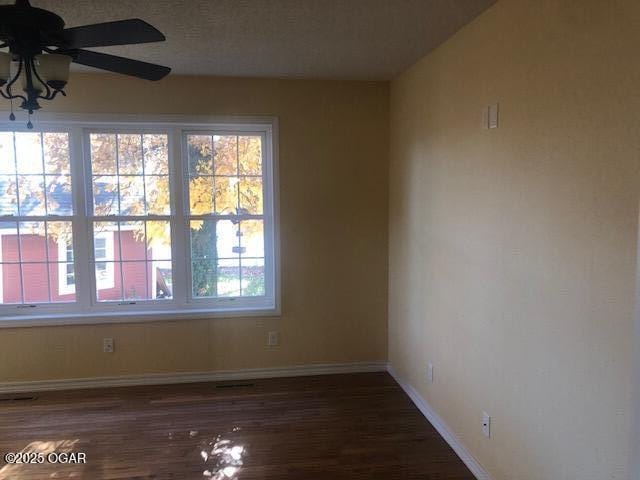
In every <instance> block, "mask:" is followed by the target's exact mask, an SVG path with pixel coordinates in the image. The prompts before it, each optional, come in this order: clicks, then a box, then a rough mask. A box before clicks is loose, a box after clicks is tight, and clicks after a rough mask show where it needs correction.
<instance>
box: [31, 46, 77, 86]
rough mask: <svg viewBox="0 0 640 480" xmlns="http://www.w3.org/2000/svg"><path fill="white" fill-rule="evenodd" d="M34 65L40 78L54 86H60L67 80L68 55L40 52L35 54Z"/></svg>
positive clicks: (69, 63) (69, 59)
mask: <svg viewBox="0 0 640 480" xmlns="http://www.w3.org/2000/svg"><path fill="white" fill-rule="evenodd" d="M35 65H36V70H37V71H38V75H40V78H42V80H44V81H45V82H47V84H48V85H50V86H52V87H54V88H57V86H60V88H62V87H64V85H66V83H67V82H68V81H69V66H70V65H71V57H70V56H69V55H60V54H57V53H42V54H40V55H36V58H35Z"/></svg>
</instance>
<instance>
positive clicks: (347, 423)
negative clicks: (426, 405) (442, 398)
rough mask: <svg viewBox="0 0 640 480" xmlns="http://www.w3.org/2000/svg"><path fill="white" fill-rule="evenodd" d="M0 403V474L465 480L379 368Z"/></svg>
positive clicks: (26, 479)
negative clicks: (73, 458)
mask: <svg viewBox="0 0 640 480" xmlns="http://www.w3.org/2000/svg"><path fill="white" fill-rule="evenodd" d="M33 395H34V396H36V397H37V398H36V399H33V400H28V401H16V402H11V401H6V400H5V401H3V402H1V403H0V455H2V456H3V455H4V454H5V453H7V452H21V451H31V452H40V453H41V454H43V455H44V456H45V457H46V456H47V455H48V454H49V453H52V452H53V453H60V452H76V453H77V452H84V453H86V456H87V463H86V464H75V465H63V464H48V463H46V462H45V463H44V464H40V465H38V464H36V465H33V464H22V465H17V464H14V465H9V464H5V463H4V461H3V460H2V459H0V480H44V479H47V480H50V479H63V478H75V479H92V480H94V479H101V480H124V479H127V480H134V479H138V480H143V479H144V480H151V479H154V480H173V479H176V480H190V479H194V480H195V479H201V480H202V479H204V480H207V479H209V480H211V479H213V480H230V479H238V480H258V479H260V480H275V479H278V480H289V479H291V480H294V479H295V480H315V479H318V480H320V479H323V480H324V479H350V480H359V479H385V480H395V479H398V480H406V479H410V480H473V478H474V477H473V475H472V474H471V473H470V472H469V470H468V469H467V468H466V467H465V466H464V464H463V463H462V462H461V461H460V459H459V458H458V457H457V456H456V455H455V453H454V452H453V451H452V450H451V448H450V447H449V446H448V445H447V444H446V442H444V440H443V439H442V438H441V437H440V436H439V434H438V433H437V432H436V431H435V429H434V428H433V427H432V426H431V425H430V424H429V423H428V422H427V421H426V420H425V419H424V417H423V416H422V415H421V413H420V412H419V411H418V409H417V408H416V407H415V406H414V405H413V404H412V403H411V401H410V400H409V398H408V397H407V396H406V395H405V394H404V392H403V391H402V390H401V389H400V387H399V386H398V385H397V384H396V383H395V382H394V380H393V379H392V378H391V377H390V376H389V375H387V374H386V373H366V374H348V375H325V376H315V377H296V378H284V379H263V380H251V381H243V382H236V384H235V385H234V384H233V382H218V383H198V384H188V385H163V386H147V387H124V388H110V389H94V390H76V391H69V392H46V393H38V394H33Z"/></svg>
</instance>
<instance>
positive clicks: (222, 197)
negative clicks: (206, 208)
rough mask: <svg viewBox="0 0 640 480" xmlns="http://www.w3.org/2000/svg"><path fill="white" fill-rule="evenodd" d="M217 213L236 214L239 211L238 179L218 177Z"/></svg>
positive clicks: (216, 182) (216, 187) (216, 189)
mask: <svg viewBox="0 0 640 480" xmlns="http://www.w3.org/2000/svg"><path fill="white" fill-rule="evenodd" d="M215 191H216V197H215V202H216V204H215V213H218V214H223V215H224V214H226V215H229V214H235V213H236V212H237V210H238V177H216V179H215Z"/></svg>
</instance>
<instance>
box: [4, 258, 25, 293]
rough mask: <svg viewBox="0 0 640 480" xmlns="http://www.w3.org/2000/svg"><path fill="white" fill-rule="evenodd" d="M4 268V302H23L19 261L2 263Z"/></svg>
mask: <svg viewBox="0 0 640 480" xmlns="http://www.w3.org/2000/svg"><path fill="white" fill-rule="evenodd" d="M0 268H1V269H2V303H22V277H21V276H20V265H19V264H17V263H4V264H0Z"/></svg>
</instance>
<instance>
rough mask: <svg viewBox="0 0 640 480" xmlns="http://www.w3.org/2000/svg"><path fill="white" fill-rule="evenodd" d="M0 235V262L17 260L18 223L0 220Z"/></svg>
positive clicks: (18, 258)
mask: <svg viewBox="0 0 640 480" xmlns="http://www.w3.org/2000/svg"><path fill="white" fill-rule="evenodd" d="M0 235H1V236H0V262H15V263H17V262H19V261H20V256H19V252H18V224H17V223H16V222H0ZM3 285H5V283H4V282H3Z"/></svg>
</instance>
